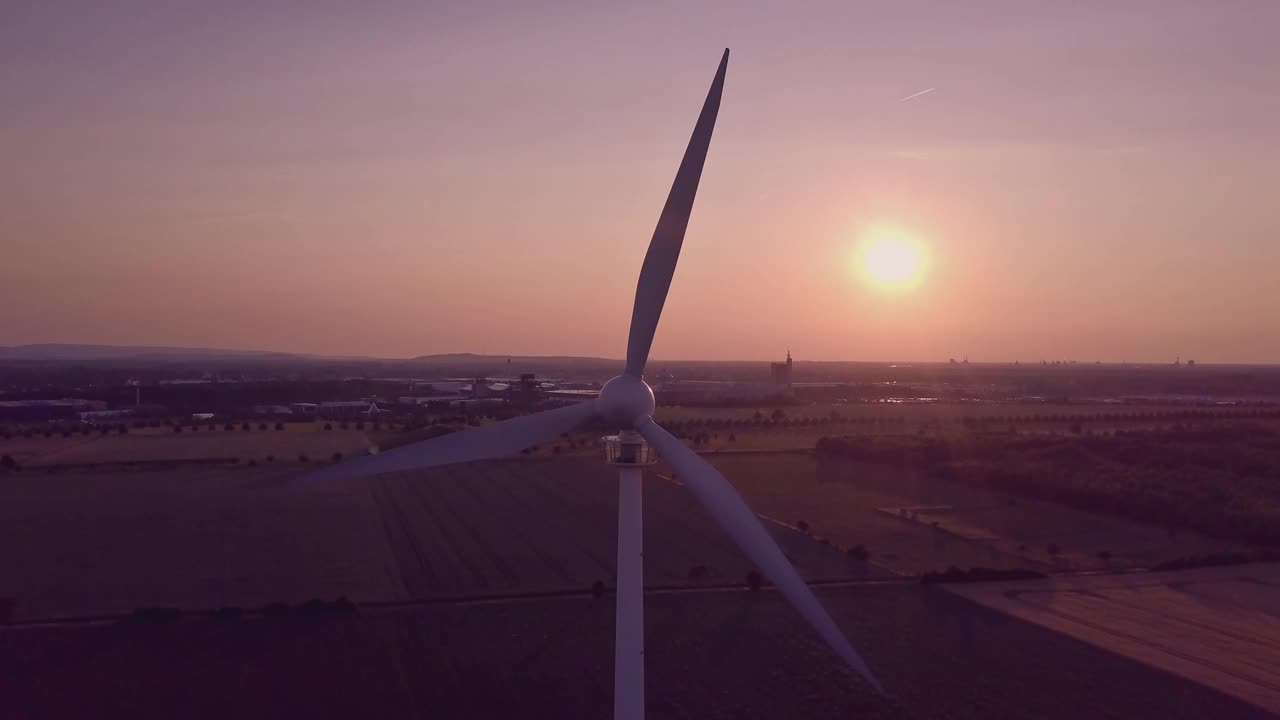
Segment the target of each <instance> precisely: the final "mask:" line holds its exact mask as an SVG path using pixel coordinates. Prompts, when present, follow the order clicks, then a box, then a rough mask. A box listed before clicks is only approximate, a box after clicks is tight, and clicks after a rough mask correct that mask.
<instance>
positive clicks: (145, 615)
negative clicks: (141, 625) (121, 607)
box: [129, 607, 182, 623]
mask: <svg viewBox="0 0 1280 720" xmlns="http://www.w3.org/2000/svg"><path fill="white" fill-rule="evenodd" d="M181 617H182V611H181V610H179V609H178V608H175V607H144V608H138V609H137V610H134V611H133V614H131V615H130V616H129V620H131V621H133V622H150V623H171V622H177V621H178V619H180V618H181Z"/></svg>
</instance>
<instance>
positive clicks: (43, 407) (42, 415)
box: [0, 398, 107, 422]
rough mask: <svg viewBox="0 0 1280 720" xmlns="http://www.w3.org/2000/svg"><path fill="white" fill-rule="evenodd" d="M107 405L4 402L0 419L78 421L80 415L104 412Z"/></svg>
mask: <svg viewBox="0 0 1280 720" xmlns="http://www.w3.org/2000/svg"><path fill="white" fill-rule="evenodd" d="M106 409H107V404H106V403H105V402H100V401H97V400H80V399H77V398H63V399H59V400H6V401H4V402H0V419H3V420H17V421H27V422H30V421H39V420H79V419H80V414H81V413H87V412H94V411H99V410H106Z"/></svg>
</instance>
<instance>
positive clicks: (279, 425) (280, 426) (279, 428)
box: [276, 422, 284, 430]
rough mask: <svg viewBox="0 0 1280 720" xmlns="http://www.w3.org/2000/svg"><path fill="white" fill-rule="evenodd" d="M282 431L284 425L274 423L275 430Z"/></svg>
mask: <svg viewBox="0 0 1280 720" xmlns="http://www.w3.org/2000/svg"><path fill="white" fill-rule="evenodd" d="M283 429H284V423H282V422H278V423H276V430H283Z"/></svg>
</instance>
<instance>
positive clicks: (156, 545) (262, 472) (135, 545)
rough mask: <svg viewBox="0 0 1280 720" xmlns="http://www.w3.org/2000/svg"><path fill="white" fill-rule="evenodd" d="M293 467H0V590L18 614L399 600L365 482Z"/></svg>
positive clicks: (393, 570)
mask: <svg viewBox="0 0 1280 720" xmlns="http://www.w3.org/2000/svg"><path fill="white" fill-rule="evenodd" d="M297 467H298V466H297V465H296V464H294V465H292V466H285V467H280V466H271V467H258V468H248V467H243V466H232V467H218V468H182V469H178V470H150V471H64V472H59V473H56V474H53V475H47V474H45V473H42V472H31V471H24V472H22V473H19V474H17V475H10V476H6V477H4V478H2V479H0V567H3V568H4V573H3V574H0V597H3V598H12V599H13V600H14V601H15V608H14V619H15V620H23V619H32V618H49V617H67V616H84V615H98V614H109V613H126V612H129V611H131V610H133V609H134V608H137V607H142V606H177V607H184V608H209V607H217V606H221V605H244V606H253V607H256V606H260V605H263V604H266V603H269V602H277V601H280V602H301V601H304V600H307V599H309V598H312V597H322V598H334V597H338V596H341V595H346V596H349V597H350V598H352V599H354V600H382V599H395V598H400V597H402V595H401V587H402V585H401V583H400V582H399V580H398V577H397V575H396V572H397V571H396V567H395V562H394V559H393V558H392V556H391V553H390V550H389V548H388V546H387V542H386V537H385V535H384V534H383V532H382V527H381V524H380V523H379V520H378V508H377V506H376V505H375V504H374V502H373V499H372V498H371V497H370V495H369V492H368V490H367V488H365V487H363V486H360V485H333V486H328V487H323V488H308V489H306V490H304V491H300V490H298V489H296V488H292V489H291V488H289V487H288V486H287V485H286V484H285V483H286V481H287V480H288V478H289V477H291V476H292V475H294V474H295V473H296V472H297ZM37 559H38V561H37Z"/></svg>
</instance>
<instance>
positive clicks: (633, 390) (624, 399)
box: [596, 373, 656, 430]
mask: <svg viewBox="0 0 1280 720" xmlns="http://www.w3.org/2000/svg"><path fill="white" fill-rule="evenodd" d="M655 405H656V403H655V402H654V399H653V388H651V387H649V383H647V382H645V381H644V380H642V379H641V378H638V377H636V376H635V375H627V374H625V373H624V374H622V375H618V376H617V377H615V378H612V379H611V380H609V382H607V383H605V384H604V387H602V388H600V397H599V399H597V400H596V412H597V413H599V414H600V417H601V418H602V419H604V420H607V421H609V422H611V423H617V424H618V426H619V427H622V428H624V429H626V430H631V429H634V428H635V427H636V426H637V425H638V424H639V422H640V420H642V419H643V418H647V417H650V416H652V415H653V408H654V407H655Z"/></svg>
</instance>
